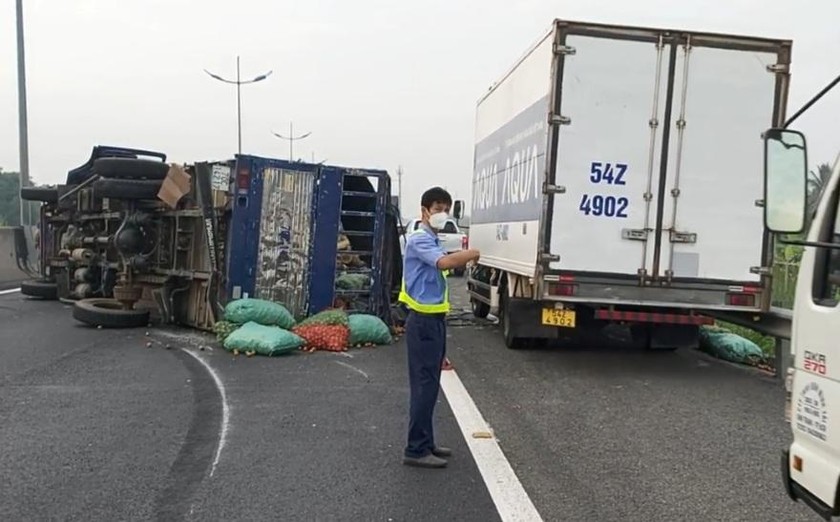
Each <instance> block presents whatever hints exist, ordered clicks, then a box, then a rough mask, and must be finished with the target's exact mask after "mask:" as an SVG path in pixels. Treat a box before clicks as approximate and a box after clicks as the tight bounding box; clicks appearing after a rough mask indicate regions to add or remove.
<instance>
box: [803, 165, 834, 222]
mask: <svg viewBox="0 0 840 522" xmlns="http://www.w3.org/2000/svg"><path fill="white" fill-rule="evenodd" d="M830 177H831V165H829V164H828V163H822V164H820V165H819V166H818V167H817V170H816V171H813V170H812V171H811V172H809V173H808V214H809V215H813V214H814V212H816V211H817V206H818V205H819V204H820V197H821V196H822V193H823V190H825V186H826V185H827V184H828V179H829V178H830Z"/></svg>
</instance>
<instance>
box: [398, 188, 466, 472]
mask: <svg viewBox="0 0 840 522" xmlns="http://www.w3.org/2000/svg"><path fill="white" fill-rule="evenodd" d="M420 206H421V208H420V212H421V219H422V224H421V225H420V227H418V229H417V230H415V231H414V232H412V233H411V234H410V235H409V236H408V239H407V240H406V245H405V268H404V270H403V274H404V275H403V287H402V291H401V292H400V302H402V303H404V304H405V305H406V306H407V307H408V309H409V315H408V319H407V320H406V328H405V337H406V344H407V345H408V381H409V386H410V389H411V407H410V412H409V417H410V419H409V425H408V444H407V446H406V447H405V457H404V459H403V464H405V465H407V466H415V467H420V468H444V467H446V464H447V461H446V460H445V457H449V456H450V455H452V450H450V449H448V448H444V447H441V446H437V445H436V444H435V435H434V429H433V425H432V424H433V423H432V416H433V413H434V410H435V404H436V403H437V398H438V392H439V391H440V372H441V366H442V364H443V362H444V359H445V358H446V314H447V312H449V286H448V284H447V282H446V276H447V273H448V271H449V270H453V269H455V268H462V267H465V266H466V265H467V264H469V263H470V262H473V261H478V258H479V253H478V251H477V250H462V251H460V252H455V253H453V254H448V255H447V254H446V252H444V251H443V249H442V248H441V246H440V241H439V240H438V237H437V232H438V230H440V229H442V228H443V227H444V225H445V224H446V220H447V219H448V213H449V209H450V207H452V196H450V195H449V193H448V192H447V191H446V190H444V189H442V188H440V187H434V188H431V189H429V190H427V191H426V192H425V193H424V194H423V198H422V199H421V201H420Z"/></svg>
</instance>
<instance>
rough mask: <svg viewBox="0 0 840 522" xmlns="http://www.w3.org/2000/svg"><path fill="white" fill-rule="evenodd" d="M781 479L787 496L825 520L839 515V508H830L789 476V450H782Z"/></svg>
mask: <svg viewBox="0 0 840 522" xmlns="http://www.w3.org/2000/svg"><path fill="white" fill-rule="evenodd" d="M781 464H782V480H783V482H784V486H785V491H787V494H788V496H790V498H791V499H793V500H794V501H800V500H801V501H802V502H803V503H805V505H807V506H808V507H810V508H811V509H813V510H814V511H815V512H816V513H817V514H818V515H819V516H821V517H822V518H824V519H825V520H831V517H833V516H838V515H840V509H838V508H832V507H831V506H829V505H828V504H826V503H825V502H823V501H822V500H820V499H819V498H817V497H816V495H814V494H813V493H811V492H810V491H808V490H807V489H805V488H804V487H802V486H800V485H799V484H797V483H796V481H794V480H793V479H792V478H791V477H790V452H788V451H787V450H784V451H782V462H781Z"/></svg>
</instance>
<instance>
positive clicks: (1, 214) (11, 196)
mask: <svg viewBox="0 0 840 522" xmlns="http://www.w3.org/2000/svg"><path fill="white" fill-rule="evenodd" d="M17 225H20V174H18V173H17V172H3V171H2V170H1V169H0V226H17Z"/></svg>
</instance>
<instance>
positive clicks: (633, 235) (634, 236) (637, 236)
mask: <svg viewBox="0 0 840 522" xmlns="http://www.w3.org/2000/svg"><path fill="white" fill-rule="evenodd" d="M647 238H648V231H647V230H645V229H643V228H623V229H621V239H629V240H630V241H647Z"/></svg>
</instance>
